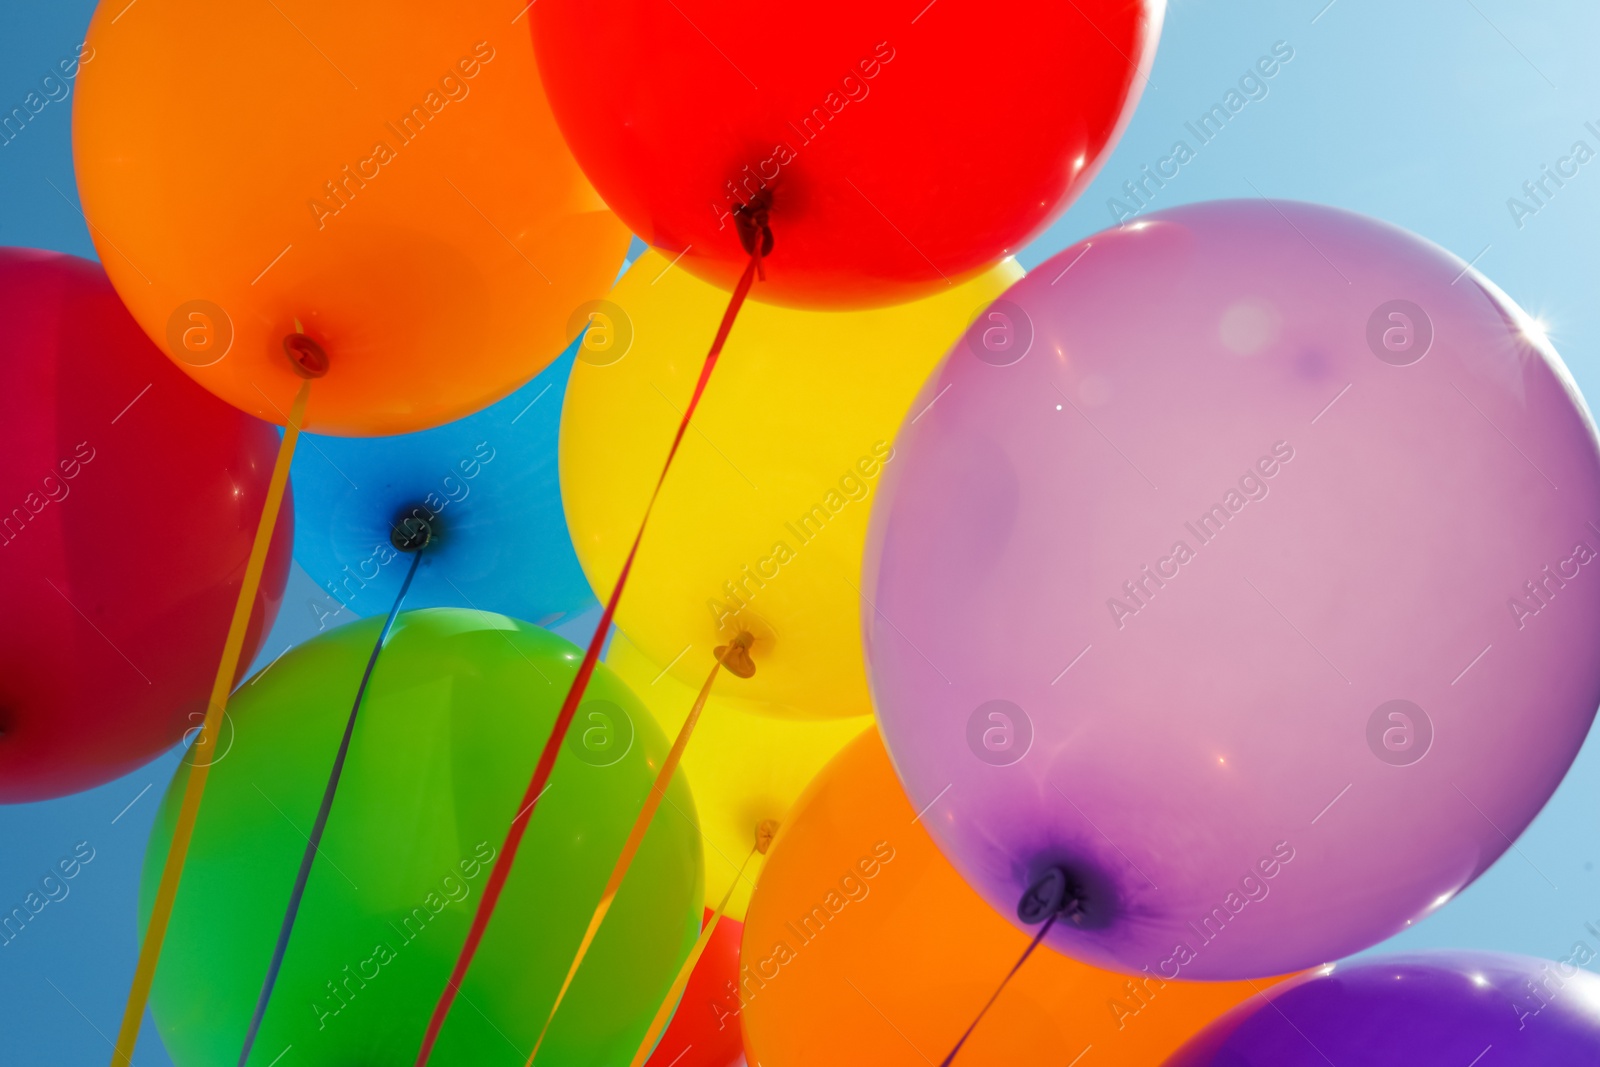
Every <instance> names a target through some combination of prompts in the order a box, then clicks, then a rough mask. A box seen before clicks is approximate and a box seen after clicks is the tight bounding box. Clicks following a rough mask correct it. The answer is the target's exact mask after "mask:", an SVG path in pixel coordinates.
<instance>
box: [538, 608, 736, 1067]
mask: <svg viewBox="0 0 1600 1067" xmlns="http://www.w3.org/2000/svg"><path fill="white" fill-rule="evenodd" d="M753 644H755V638H754V637H753V636H752V635H751V634H750V633H748V632H746V631H742V630H741V631H740V632H739V633H738V634H736V635H735V636H734V638H733V640H732V641H730V642H729V643H728V644H726V645H718V646H717V647H716V648H715V649H714V650H713V651H712V659H713V660H715V662H714V663H712V665H711V673H710V674H708V675H706V681H705V684H704V685H702V686H701V687H700V692H699V694H698V695H697V696H696V697H695V698H694V704H693V706H692V707H690V708H689V715H688V717H687V718H685V719H684V720H683V725H682V726H681V727H679V728H678V736H677V738H675V739H674V740H673V742H672V748H671V750H669V751H668V752H667V758H666V759H664V760H662V761H661V769H660V770H658V771H657V772H656V780H655V781H654V782H653V783H652V784H651V786H650V793H649V795H647V796H646V797H645V801H644V805H643V806H642V807H640V809H639V814H638V815H637V816H636V817H635V818H634V820H633V829H631V830H630V831H628V840H627V841H626V842H624V844H623V846H622V852H621V853H620V854H619V855H618V856H617V862H616V864H615V865H614V866H613V867H612V868H611V877H610V878H608V879H607V880H606V887H605V889H604V890H603V891H602V892H601V894H600V900H599V903H597V904H596V905H595V908H594V914H592V915H590V916H589V926H588V928H587V929H586V930H584V932H583V939H582V940H580V941H579V942H578V951H577V952H576V953H574V954H573V957H572V962H571V963H570V964H568V966H567V976H566V978H565V979H564V980H563V981H562V983H561V988H560V990H559V991H557V993H556V999H555V1001H554V1003H552V1004H551V1005H550V1014H549V1015H547V1016H545V1020H544V1026H543V1027H541V1028H540V1030H539V1037H538V1039H537V1040H536V1041H534V1043H533V1051H532V1052H530V1053H528V1062H527V1064H526V1067H533V1061H534V1060H535V1058H537V1057H538V1055H539V1047H540V1046H541V1045H543V1044H544V1039H545V1035H546V1034H548V1033H549V1032H550V1024H551V1023H553V1022H555V1019H556V1013H557V1012H558V1011H560V1010H561V1002H562V1001H563V1000H564V999H566V995H567V990H568V989H569V988H571V986H572V980H573V979H574V978H576V977H577V976H578V969H579V968H580V967H582V966H583V960H584V957H585V956H587V955H588V954H589V946H590V945H592V944H593V943H594V939H595V935H596V934H598V933H599V932H600V927H601V924H603V923H604V922H605V921H606V913H607V912H609V911H610V910H611V905H612V903H613V902H614V901H615V900H616V898H617V892H618V891H619V890H621V888H622V882H623V879H625V878H626V877H627V876H628V868H630V867H632V866H633V858H634V856H635V855H637V854H638V851H639V846H640V845H641V844H643V843H644V835H645V833H646V832H647V831H648V830H649V829H650V824H651V823H652V822H654V821H655V817H656V809H658V808H659V807H660V806H661V801H662V800H663V799H664V798H665V797H666V795H667V786H669V785H671V784H672V776H673V775H674V774H676V773H677V770H678V763H679V762H680V761H681V760H682V759H683V751H684V749H686V748H687V747H688V746H689V738H690V737H692V736H693V735H694V728H695V726H696V724H698V723H699V722H700V713H701V712H702V711H704V710H705V706H706V698H707V697H709V696H710V695H711V686H712V684H713V683H715V682H716V680H717V672H718V671H720V670H722V669H723V668H724V667H726V668H727V670H728V673H730V674H732V675H734V676H736V677H739V678H749V677H751V676H752V675H754V674H755V672H756V666H755V662H754V661H753V660H752V659H751V658H750V646H751V645H753ZM759 844H760V830H759V827H758V829H757V845H759ZM752 851H753V850H752ZM745 862H747V863H748V862H749V857H748V856H747V857H745ZM739 871H740V874H741V875H742V874H743V873H744V868H743V867H740V868H739ZM733 884H734V885H738V879H737V878H736V879H734V883H733ZM728 893H729V895H732V893H733V888H732V887H731V886H730V887H729V889H728ZM723 904H724V905H726V904H727V900H726V899H724V900H723ZM702 936H709V935H707V934H705V932H704V931H702ZM701 951H704V948H702V949H701ZM684 980H685V981H688V979H687V978H685V979H684ZM673 1003H676V1001H674V1002H673ZM658 1032H659V1031H658Z"/></svg>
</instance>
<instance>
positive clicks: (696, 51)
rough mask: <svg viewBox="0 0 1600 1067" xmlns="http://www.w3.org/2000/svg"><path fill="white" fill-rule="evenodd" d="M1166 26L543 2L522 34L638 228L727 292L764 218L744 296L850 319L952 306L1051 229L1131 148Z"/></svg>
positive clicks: (1095, 15)
mask: <svg viewBox="0 0 1600 1067" xmlns="http://www.w3.org/2000/svg"><path fill="white" fill-rule="evenodd" d="M917 8H921V9H922V10H921V11H920V12H919V11H918V10H917ZM1165 10H1166V5H1165V3H1164V0H1127V2H1124V0H1077V2H1076V3H1070V4H1065V5H1062V4H1056V3H1048V2H1045V0H1006V2H1004V3H1001V4H985V5H973V4H966V5H962V4H946V5H942V6H939V7H934V6H933V4H932V3H928V4H927V6H926V7H923V5H922V3H920V2H919V3H916V4H914V5H911V6H909V7H908V6H907V5H904V4H889V3H886V2H883V0H877V2H871V3H862V2H859V0H822V2H819V3H811V4H805V5H796V4H776V5H767V6H752V5H749V4H741V3H736V2H734V0H674V2H673V3H672V4H659V3H656V2H654V0H619V2H616V3H611V4H592V3H588V2H585V0H546V2H545V3H541V4H539V5H538V6H536V7H534V8H532V9H531V10H530V11H529V19H530V21H531V22H532V24H533V37H534V44H535V47H536V48H537V50H538V56H539V69H540V73H541V75H542V76H543V78H544V85H545V89H546V91H547V92H548V93H549V94H550V103H551V106H552V107H553V108H554V110H555V115H556V119H557V121H558V122H559V123H560V124H561V129H562V132H564V133H565V134H566V136H567V143H568V144H570V145H571V146H572V150H573V152H574V154H575V155H576V156H577V157H578V161H579V163H581V164H582V165H583V168H584V172H585V173H586V174H588V175H589V177H590V179H592V180H593V181H594V183H595V187H596V188H597V189H599V191H600V194H601V195H602V196H603V197H605V200H606V203H608V204H610V205H611V207H612V208H613V209H614V210H615V211H616V212H617V213H618V214H619V215H621V216H622V219H623V221H624V222H626V223H627V224H628V225H629V227H631V228H632V229H633V231H634V232H635V233H637V234H639V236H641V237H643V238H644V239H645V240H646V241H648V242H649V243H650V244H651V245H652V246H654V247H655V248H657V249H659V250H661V251H663V252H665V253H667V255H668V256H669V257H671V256H681V260H680V265H681V266H683V267H684V268H685V269H686V270H688V271H689V272H690V273H692V274H695V275H697V276H698V277H701V278H704V279H707V280H708V281H712V282H715V283H716V284H717V285H719V286H721V287H723V288H724V289H731V288H732V287H733V285H734V281H735V279H736V278H738V276H739V274H740V272H741V271H742V270H743V268H744V267H745V265H746V263H747V261H748V259H749V257H750V250H749V248H748V247H746V246H744V245H743V244H742V242H741V237H740V233H739V231H740V230H741V228H742V227H741V225H740V219H741V218H745V217H753V216H755V215H759V214H761V213H765V214H766V215H767V217H768V218H769V219H770V226H771V235H772V247H771V249H770V250H768V251H770V253H771V255H770V258H769V259H767V260H766V262H765V272H766V280H765V281H763V282H760V283H758V284H757V285H756V286H755V289H754V290H753V292H752V295H753V296H754V297H755V298H756V299H759V300H767V301H772V302H774V303H779V304H787V305H791V306H795V307H834V308H840V307H869V306H876V305H885V304H897V303H904V302H905V301H908V300H912V299H915V298H917V297H921V296H926V295H928V294H930V293H933V292H940V291H943V290H945V289H946V288H948V287H949V286H950V285H952V284H955V283H959V282H961V281H963V280H965V279H967V278H969V277H971V276H973V275H975V274H977V273H978V272H980V271H982V270H983V269H984V268H986V267H988V266H990V265H991V264H993V263H995V262H997V261H999V260H1000V259H1001V258H1002V257H1004V256H1007V255H1010V254H1011V253H1013V252H1015V251H1016V250H1017V249H1019V248H1021V247H1022V246H1023V245H1025V244H1027V243H1028V241H1029V240H1030V239H1032V237H1033V236H1034V235H1036V234H1038V233H1039V232H1040V231H1042V230H1043V229H1044V227H1045V226H1046V225H1048V224H1049V222H1050V220H1051V219H1053V218H1055V217H1056V216H1057V215H1059V214H1060V213H1061V212H1062V211H1063V210H1064V209H1065V208H1066V206H1067V204H1069V203H1070V202H1071V201H1072V200H1073V199H1074V197H1076V196H1077V194H1078V193H1079V192H1080V191H1081V190H1082V189H1084V188H1085V187H1086V186H1087V185H1088V183H1089V180H1090V179H1091V178H1092V177H1093V175H1094V172H1095V171H1096V170H1097V169H1098V167H1099V163H1100V160H1101V159H1102V158H1103V156H1104V154H1105V153H1106V152H1107V151H1108V150H1109V148H1110V146H1111V145H1112V144H1113V143H1114V142H1115V140H1116V138H1117V136H1118V134H1119V133H1120V132H1121V128H1122V125H1123V123H1124V122H1125V121H1126V120H1127V117H1128V116H1129V114H1130V113H1131V112H1132V109H1133V102H1134V100H1135V98H1136V97H1137V96H1138V93H1139V90H1140V89H1141V88H1142V87H1143V83H1144V81H1145V80H1146V72H1147V71H1148V70H1149V67H1150V63H1151V60H1152V59H1153V57H1154V53H1155V43H1156V39H1157V37H1158V36H1159V34H1160V27H1161V21H1162V18H1163V16H1164V14H1165ZM596 42H604V46H603V47H596ZM1000 57H1004V58H1003V60H1002V59H1001V58H1000ZM723 299H724V300H725V299H726V298H723ZM719 310H720V309H719ZM692 321H696V322H697V323H698V324H699V325H700V327H701V332H704V330H705V328H706V327H707V326H708V325H709V323H714V322H715V321H716V316H715V315H710V316H709V318H708V316H707V315H706V314H701V315H699V316H698V317H697V318H696V319H695V320H692ZM697 336H698V334H697Z"/></svg>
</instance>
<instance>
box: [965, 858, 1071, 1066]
mask: <svg viewBox="0 0 1600 1067" xmlns="http://www.w3.org/2000/svg"><path fill="white" fill-rule="evenodd" d="M1083 905H1084V901H1083V890H1082V889H1081V888H1079V886H1078V885H1077V883H1076V881H1075V880H1074V879H1073V877H1072V875H1070V874H1068V873H1067V872H1066V871H1065V870H1064V869H1063V868H1060V867H1050V868H1048V869H1046V870H1045V872H1044V873H1043V874H1041V875H1040V876H1039V877H1038V878H1037V879H1035V880H1034V882H1033V884H1032V885H1030V886H1028V889H1027V892H1025V893H1023V894H1022V899H1021V900H1020V901H1018V902H1017V918H1018V919H1021V920H1022V921H1023V922H1024V923H1026V924H1027V925H1029V926H1032V925H1033V924H1034V923H1037V922H1043V923H1044V925H1043V926H1041V927H1039V932H1038V933H1036V934H1034V935H1033V940H1032V941H1030V942H1028V947H1027V948H1025V949H1023V950H1022V955H1021V956H1020V957H1018V959H1017V962H1016V963H1014V964H1012V965H1011V970H1009V971H1007V972H1006V976H1005V977H1004V978H1002V979H1000V984H999V985H998V986H996V987H995V991H994V992H993V993H992V994H990V995H989V999H988V1000H987V1001H985V1002H984V1005H983V1007H982V1008H979V1009H978V1014H977V1015H976V1016H975V1017H974V1018H973V1020H972V1022H971V1024H969V1025H968V1026H967V1028H966V1030H965V1031H963V1032H962V1034H961V1037H960V1038H959V1039H957V1041H956V1044H955V1047H954V1048H952V1049H951V1050H950V1054H949V1055H948V1056H946V1057H945V1058H944V1059H943V1060H940V1061H939V1067H950V1065H951V1064H952V1063H954V1062H955V1058H956V1053H958V1052H960V1051H961V1046H962V1045H965V1044H966V1043H967V1038H969V1037H971V1036H972V1032H973V1031H974V1030H976V1029H977V1028H978V1024H979V1023H981V1022H982V1021H983V1017H984V1016H985V1015H986V1014H988V1011H989V1009H990V1008H991V1007H993V1006H994V1002H995V1001H997V1000H999V999H1000V994H1001V993H1003V992H1005V988H1006V984H1007V983H1008V982H1010V981H1011V979H1012V978H1014V977H1015V976H1016V973H1017V972H1018V971H1020V970H1022V965H1023V964H1025V963H1027V962H1028V957H1029V956H1031V955H1033V950H1034V949H1036V948H1038V947H1039V943H1040V942H1041V941H1043V940H1044V939H1045V935H1046V934H1048V933H1049V932H1050V928H1051V927H1052V926H1054V925H1055V924H1056V920H1057V919H1060V918H1063V917H1065V918H1066V919H1067V920H1068V921H1070V922H1073V923H1078V924H1081V923H1082V922H1083V917H1084V908H1083Z"/></svg>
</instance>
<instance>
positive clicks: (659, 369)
mask: <svg viewBox="0 0 1600 1067" xmlns="http://www.w3.org/2000/svg"><path fill="white" fill-rule="evenodd" d="M1020 277H1022V269H1021V268H1020V267H1018V266H1017V265H1016V263H1015V262H1014V261H1012V260H1006V261H1004V262H1002V263H1000V264H998V265H996V266H994V267H992V268H990V269H989V270H988V271H986V272H985V273H984V274H982V275H980V276H978V277H977V278H975V279H973V280H971V281H969V282H966V283H965V284H963V285H959V286H953V287H951V288H950V289H948V290H946V291H945V292H943V293H940V294H939V295H937V296H933V297H929V298H927V299H925V300H919V301H915V302H913V303H910V304H902V305H900V306H898V307H892V308H880V309H874V310H870V311H851V312H820V311H804V310H798V309H794V308H782V307H775V306H772V305H768V304H755V303H747V304H745V306H744V309H743V310H742V311H741V312H740V313H739V319H738V322H737V323H736V324H735V325H734V328H733V332H732V334H731V336H730V338H729V340H728V343H727V347H726V348H725V350H724V351H723V353H722V357H721V359H720V361H719V362H718V364H717V367H716V372H715V373H714V374H713V375H712V378H711V383H710V386H709V387H708V388H707V390H706V394H705V396H704V398H703V399H702V400H701V402H700V406H699V408H698V410H697V411H696V413H695V417H694V425H693V428H692V429H691V430H690V432H689V433H688V435H687V436H686V437H685V438H684V442H683V447H682V448H681V449H680V451H679V453H678V457H677V459H676V461H675V462H674V464H673V469H672V473H671V475H670V476H669V477H668V479H667V483H666V485H665V487H664V488H663V490H662V493H661V498H660V500H659V501H658V502H657V504H656V508H655V511H654V513H653V514H652V515H651V518H650V527H649V529H648V531H647V532H646V534H645V538H644V542H643V544H642V545H641V546H640V549H639V556H638V559H637V560H636V562H635V564H634V568H633V572H632V574H631V576H630V577H629V580H628V592H627V595H626V596H624V597H623V598H622V604H621V607H620V608H619V610H618V614H617V625H618V626H619V627H620V628H621V629H622V630H624V631H625V632H626V633H627V634H628V635H629V637H630V638H631V639H632V640H633V642H634V643H635V644H636V645H637V646H638V648H639V649H640V651H641V652H643V654H644V655H645V656H647V657H648V658H649V659H651V660H652V661H654V662H657V663H664V664H670V665H672V666H671V670H672V673H673V675H674V676H675V677H677V678H678V679H679V680H680V681H681V682H683V683H685V684H688V685H693V686H696V687H698V686H699V684H700V682H701V681H702V680H703V668H702V666H701V665H702V664H706V663H709V662H710V661H709V658H708V656H709V652H710V650H711V648H713V647H714V646H716V645H719V644H724V643H726V642H728V641H729V640H730V639H731V638H732V637H733V636H735V635H736V634H737V633H738V632H739V631H741V630H747V631H749V632H750V633H751V634H753V635H754V637H755V639H756V640H755V646H754V647H753V648H752V649H751V656H752V658H753V659H754V660H755V662H756V665H757V669H756V674H755V677H753V678H751V679H749V680H747V681H744V682H741V683H740V689H741V691H743V692H745V693H747V694H748V698H749V699H751V700H753V701H755V702H757V703H758V704H760V705H762V706H763V710H764V711H765V712H767V713H768V714H773V715H779V716H786V717H789V718H809V719H828V718H844V717H849V716H854V715H860V714H861V713H862V712H863V711H864V710H867V709H869V708H870V707H871V703H870V697H869V696H868V693H867V678H866V669H865V666H864V664H863V661H862V652H861V635H860V610H861V608H860V604H861V600H860V591H859V590H860V582H861V578H860V572H861V555H862V548H863V545H864V544H865V541H866V533H867V516H868V513H869V511H870V509H871V507H872V502H873V499H874V497H875V496H876V490H877V487H878V483H879V482H880V481H881V480H882V478H883V474H884V470H885V468H886V467H889V466H891V465H892V464H893V463H894V461H895V460H894V448H893V442H894V436H895V432H896V431H897V430H898V429H899V427H900V423H901V420H902V419H903V418H904V417H905V415H906V414H907V409H908V408H909V407H910V406H911V402H912V400H913V399H915V397H916V395H917V391H918V390H919V389H920V388H921V386H922V384H923V381H924V380H925V379H926V378H927V376H928V374H929V373H930V372H931V371H932V370H933V368H934V367H935V366H936V365H937V363H938V362H939V360H940V359H941V358H942V357H943V356H944V354H945V352H946V351H947V350H948V349H949V348H950V346H951V345H952V344H953V343H954V342H955V341H956V340H957V339H958V338H959V337H960V335H961V333H962V331H963V330H964V329H965V328H966V326H967V324H968V323H969V322H971V321H972V320H973V319H974V318H975V317H976V315H977V313H978V312H979V310H981V309H982V308H983V307H985V306H987V305H988V304H989V302H990V301H992V300H993V299H994V298H995V297H997V296H999V295H1000V294H1001V293H1002V292H1004V291H1005V289H1006V288H1007V287H1009V286H1010V285H1011V284H1012V283H1013V282H1015V281H1016V280H1017V279H1018V278H1020ZM760 284H761V283H760V282H759V281H758V282H757V283H756V285H757V286H758V287H759V286H760ZM727 302H728V295H727V293H725V292H723V291H722V290H720V289H717V288H715V287H714V286H711V285H709V284H707V283H705V282H702V281H700V280H699V279H697V278H695V277H693V276H692V275H690V274H689V273H687V272H686V271H684V270H681V269H679V268H676V267H673V266H672V265H671V264H670V263H669V261H668V260H666V259H665V258H663V257H662V256H660V255H658V254H657V253H655V252H648V253H646V254H645V255H643V256H641V257H640V258H639V260H638V261H637V262H636V263H634V265H633V267H632V268H631V269H630V270H629V271H628V272H627V274H625V275H623V277H622V279H621V280H620V281H619V282H618V283H617V286H616V288H615V289H614V290H612V294H611V298H610V300H608V301H604V302H601V303H600V304H599V305H597V306H595V307H593V308H592V309H591V310H590V312H589V322H590V324H591V325H590V330H589V334H588V335H587V337H586V341H585V344H584V347H583V348H582V349H580V352H579V356H580V358H579V360H578V362H577V364H576V366H575V367H574V368H573V371H572V378H571V380H570V382H569V383H568V385H567V397H566V404H565V409H564V411H563V414H562V420H561V489H562V496H563V499H564V501H565V504H566V511H567V522H568V524H569V526H570V527H571V530H572V535H573V540H574V542H575V543H576V545H577V549H578V558H579V560H580V561H581V562H582V564H583V568H584V571H585V572H586V573H587V575H588V577H589V581H590V583H591V584H592V585H593V586H594V587H595V588H596V589H598V590H601V595H602V596H604V595H605V591H606V590H609V589H610V588H611V585H612V583H613V582H614V581H615V579H616V575H617V572H618V571H619V570H621V568H622V561H623V559H624V557H625V556H626V554H627V551H628V546H629V544H630V543H631V542H632V540H633V535H634V531H635V530H636V528H637V527H638V524H639V517H640V515H641V514H642V513H643V511H644V507H645V503H646V501H647V500H648V499H649V496H650V491H651V489H652V488H653V487H654V485H655V481H656V478H657V476H658V475H659V474H660V471H661V462H662V460H663V459H664V458H665V455H666V450H667V446H668V444H669V442H670V441H671V438H672V433H673V431H674V430H675V428H676V426H677V423H678V420H679V419H680V418H681V417H682V413H683V410H684V407H685V405H686V404H687V403H688V400H689V397H690V394H691V393H692V392H693V389H694V383H695V381H696V379H697V377H698V375H699V373H700V367H701V364H702V361H703V360H704V357H705V352H706V348H707V347H708V346H709V344H710V342H711V338H712V336H713V334H714V333H715V332H716V328H717V323H718V321H719V320H720V319H721V316H722V313H723V309H724V308H725V307H726V306H727ZM686 649H687V650H689V651H688V653H687V654H685V650H686ZM697 675H698V676H699V677H697Z"/></svg>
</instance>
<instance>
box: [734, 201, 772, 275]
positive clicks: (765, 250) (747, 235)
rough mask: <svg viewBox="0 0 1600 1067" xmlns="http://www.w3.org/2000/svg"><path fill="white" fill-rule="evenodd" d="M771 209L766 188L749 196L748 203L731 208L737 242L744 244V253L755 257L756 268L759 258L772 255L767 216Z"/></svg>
mask: <svg viewBox="0 0 1600 1067" xmlns="http://www.w3.org/2000/svg"><path fill="white" fill-rule="evenodd" d="M771 210H772V195H771V193H769V192H768V191H767V190H766V189H762V190H761V191H760V192H759V193H757V194H756V195H755V196H753V197H751V198H750V201H749V202H748V203H742V202H741V203H740V204H739V205H738V206H737V207H735V208H734V209H733V224H734V228H735V229H737V230H738V231H739V244H741V245H742V246H744V250H745V252H746V254H748V255H751V256H754V257H755V260H756V267H757V269H758V270H759V269H760V266H761V260H762V259H764V258H765V257H767V256H770V255H772V226H771V223H770V220H769V217H768V216H769V212H770V211H771ZM764 276H765V275H763V277H764Z"/></svg>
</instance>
